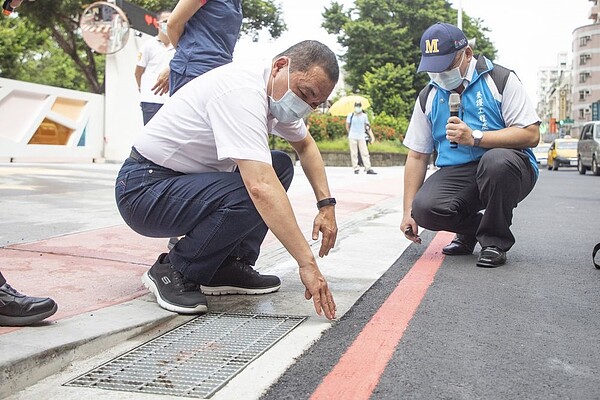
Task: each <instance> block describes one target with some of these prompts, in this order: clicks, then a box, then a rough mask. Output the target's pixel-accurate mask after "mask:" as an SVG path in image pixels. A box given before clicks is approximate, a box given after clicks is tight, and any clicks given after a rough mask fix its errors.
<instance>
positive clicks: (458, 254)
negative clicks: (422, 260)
mask: <svg viewBox="0 0 600 400" xmlns="http://www.w3.org/2000/svg"><path fill="white" fill-rule="evenodd" d="M442 254H444V255H446V256H468V255H470V254H473V251H471V252H470V253H467V252H462V253H452V252H449V253H446V252H445V251H444V250H442Z"/></svg>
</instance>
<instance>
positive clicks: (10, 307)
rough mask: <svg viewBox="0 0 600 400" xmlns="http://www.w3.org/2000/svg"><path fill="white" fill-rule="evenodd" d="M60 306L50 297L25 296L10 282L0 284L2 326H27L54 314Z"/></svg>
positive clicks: (0, 320)
mask: <svg viewBox="0 0 600 400" xmlns="http://www.w3.org/2000/svg"><path fill="white" fill-rule="evenodd" d="M56 310H58V306H57V305H56V303H55V302H54V300H52V299H50V298H48V297H31V296H25V295H24V294H21V293H19V292H17V291H16V290H15V289H13V288H12V287H11V286H10V285H9V284H8V283H5V284H4V285H2V286H0V326H25V325H31V324H35V323H36V322H40V321H42V320H44V319H46V318H48V317H49V316H51V315H53V314H54V313H55V312H56Z"/></svg>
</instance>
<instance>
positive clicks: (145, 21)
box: [115, 0, 158, 36]
mask: <svg viewBox="0 0 600 400" xmlns="http://www.w3.org/2000/svg"><path fill="white" fill-rule="evenodd" d="M115 4H116V6H117V7H119V8H121V9H122V10H123V12H124V13H125V14H126V15H127V18H128V19H129V25H131V27H132V28H133V29H135V30H136V31H140V32H144V33H147V34H148V35H151V36H156V35H158V21H157V20H156V14H155V13H153V12H150V11H148V10H146V9H144V8H142V7H140V6H138V5H136V4H133V3H130V2H128V1H125V0H116V1H115Z"/></svg>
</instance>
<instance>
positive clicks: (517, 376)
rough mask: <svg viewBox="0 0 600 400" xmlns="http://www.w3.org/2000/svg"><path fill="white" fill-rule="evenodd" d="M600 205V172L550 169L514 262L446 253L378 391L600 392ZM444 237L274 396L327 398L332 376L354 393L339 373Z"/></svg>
mask: <svg viewBox="0 0 600 400" xmlns="http://www.w3.org/2000/svg"><path fill="white" fill-rule="evenodd" d="M599 206H600V177H596V176H591V175H590V174H589V173H588V174H587V175H585V176H581V175H579V174H578V173H577V171H576V170H575V169H573V168H561V169H560V170H559V171H548V170H546V169H543V170H541V174H540V179H539V180H538V183H537V185H536V187H535V189H534V190H533V192H532V193H531V194H530V195H529V197H528V198H527V199H525V201H523V202H522V203H521V204H520V205H519V206H518V208H517V209H516V211H515V214H514V219H513V233H514V234H515V236H516V238H517V243H516V244H515V246H514V247H513V248H512V249H511V251H510V252H509V253H508V263H507V264H506V265H505V266H503V267H500V268H497V269H485V268H477V267H476V266H475V260H476V256H477V255H476V254H477V252H478V250H479V247H477V248H476V252H475V254H474V255H472V256H459V257H445V258H443V261H442V265H441V267H440V268H439V270H437V274H436V275H435V279H434V281H433V283H432V284H431V285H430V286H429V287H428V289H427V291H426V294H425V296H424V297H423V299H422V301H421V302H420V304H419V306H418V308H417V309H416V312H415V313H414V316H412V319H411V320H410V323H409V325H408V327H407V329H406V331H405V332H404V334H403V336H402V338H401V339H400V341H399V343H398V345H397V346H396V347H395V349H394V351H393V354H392V356H391V358H390V359H389V361H388V362H387V364H386V366H385V369H383V371H381V373H378V377H377V379H376V380H375V385H374V387H373V388H371V389H369V390H368V391H367V392H368V393H370V394H369V396H368V397H370V398H372V399H599V398H600V340H599V339H600V318H599V315H600V314H599V312H598V311H599V310H600V270H597V269H595V268H594V267H593V264H592V259H591V252H592V248H593V246H594V245H595V244H596V243H598V242H600V230H599V229H598V228H599V227H600V212H599V210H598V207H599ZM434 236H435V233H434V232H426V233H425V234H424V235H423V239H424V240H423V244H422V245H421V246H417V245H411V247H409V249H408V250H407V251H405V252H404V254H403V255H402V256H401V257H400V258H399V259H398V260H397V261H396V262H395V263H394V265H393V266H392V267H391V268H390V269H389V270H388V271H387V272H386V273H385V274H384V275H383V276H382V277H381V278H380V279H379V280H378V281H377V282H376V283H375V284H374V285H373V286H372V287H371V289H370V290H369V291H367V292H366V293H365V294H364V295H363V297H362V298H361V299H360V300H359V301H358V302H357V303H356V304H355V306H354V307H353V308H352V309H351V310H350V311H349V312H348V313H347V314H346V315H345V316H344V317H343V318H341V319H340V320H339V321H338V322H337V323H336V324H334V325H333V327H332V328H331V329H329V330H328V331H327V332H326V333H325V334H324V336H323V337H322V339H320V340H319V341H318V342H316V343H315V344H314V345H313V346H312V347H311V348H310V349H309V350H308V351H307V352H306V353H305V354H304V355H303V356H302V357H300V358H299V359H298V360H297V361H296V363H295V364H294V365H293V366H292V367H290V368H289V369H288V371H287V372H286V373H285V374H284V375H283V376H282V377H281V378H280V379H279V381H278V382H277V383H276V384H275V385H274V386H272V387H271V389H270V390H269V391H268V392H267V393H266V394H265V395H264V396H263V399H265V400H266V399H306V398H310V397H311V395H312V396H313V398H324V397H323V396H318V395H315V394H314V393H315V391H316V390H317V388H318V387H320V385H322V384H323V382H324V378H325V377H326V376H327V378H325V379H332V381H333V382H334V385H335V384H336V379H337V384H338V386H340V389H339V390H340V393H342V392H343V388H342V386H343V385H344V377H340V376H339V375H338V376H337V378H336V376H335V374H332V371H333V370H334V368H335V367H336V365H339V364H341V363H343V361H344V357H345V355H344V352H345V351H346V349H347V348H348V347H349V346H351V344H352V343H353V342H354V341H355V340H357V337H359V334H360V333H361V332H364V330H366V328H365V327H369V326H370V325H373V324H376V323H377V321H375V322H374V320H372V317H373V315H374V314H375V313H376V312H377V311H379V310H380V309H381V308H382V304H384V302H386V299H388V297H389V296H390V295H391V293H392V292H393V291H394V289H395V288H396V285H398V282H400V281H401V280H402V279H403V278H404V277H405V276H406V274H407V273H408V272H409V271H410V269H411V268H412V267H413V265H414V264H415V263H416V262H417V261H418V260H419V258H420V257H421V256H422V255H423V253H424V252H425V251H426V246H427V245H428V244H429V243H430V242H431V240H432V239H433V238H434ZM389 317H391V318H392V319H393V318H394V316H390V315H388V318H389ZM398 317H400V316H398ZM357 342H359V340H357ZM383 342H385V339H384V340H383ZM366 345H368V344H366ZM366 345H365V346H366ZM378 352H379V351H378V350H377V349H375V350H374V351H373V352H372V353H370V356H367V357H364V358H362V359H361V360H360V361H359V362H356V363H355V364H356V365H355V367H354V368H356V369H357V370H358V371H359V374H364V375H367V374H372V373H373V371H374V370H376V368H377V367H376V361H377V358H378V355H379V354H378ZM332 375H334V376H333V378H332ZM359 376H360V375H359ZM346 378H347V377H346ZM348 381H349V380H346V382H348ZM327 398H333V397H327ZM339 398H342V397H339ZM347 398H357V399H358V398H365V397H364V396H358V395H356V396H354V395H353V396H350V397H347Z"/></svg>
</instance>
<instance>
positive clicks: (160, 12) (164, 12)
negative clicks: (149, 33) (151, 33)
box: [156, 10, 172, 19]
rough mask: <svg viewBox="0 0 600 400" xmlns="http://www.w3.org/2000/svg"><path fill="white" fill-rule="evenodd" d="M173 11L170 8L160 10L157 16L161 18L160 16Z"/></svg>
mask: <svg viewBox="0 0 600 400" xmlns="http://www.w3.org/2000/svg"><path fill="white" fill-rule="evenodd" d="M171 12H172V11H169V10H160V11H159V12H157V13H156V18H157V19H159V17H160V16H161V15H163V14H171Z"/></svg>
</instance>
